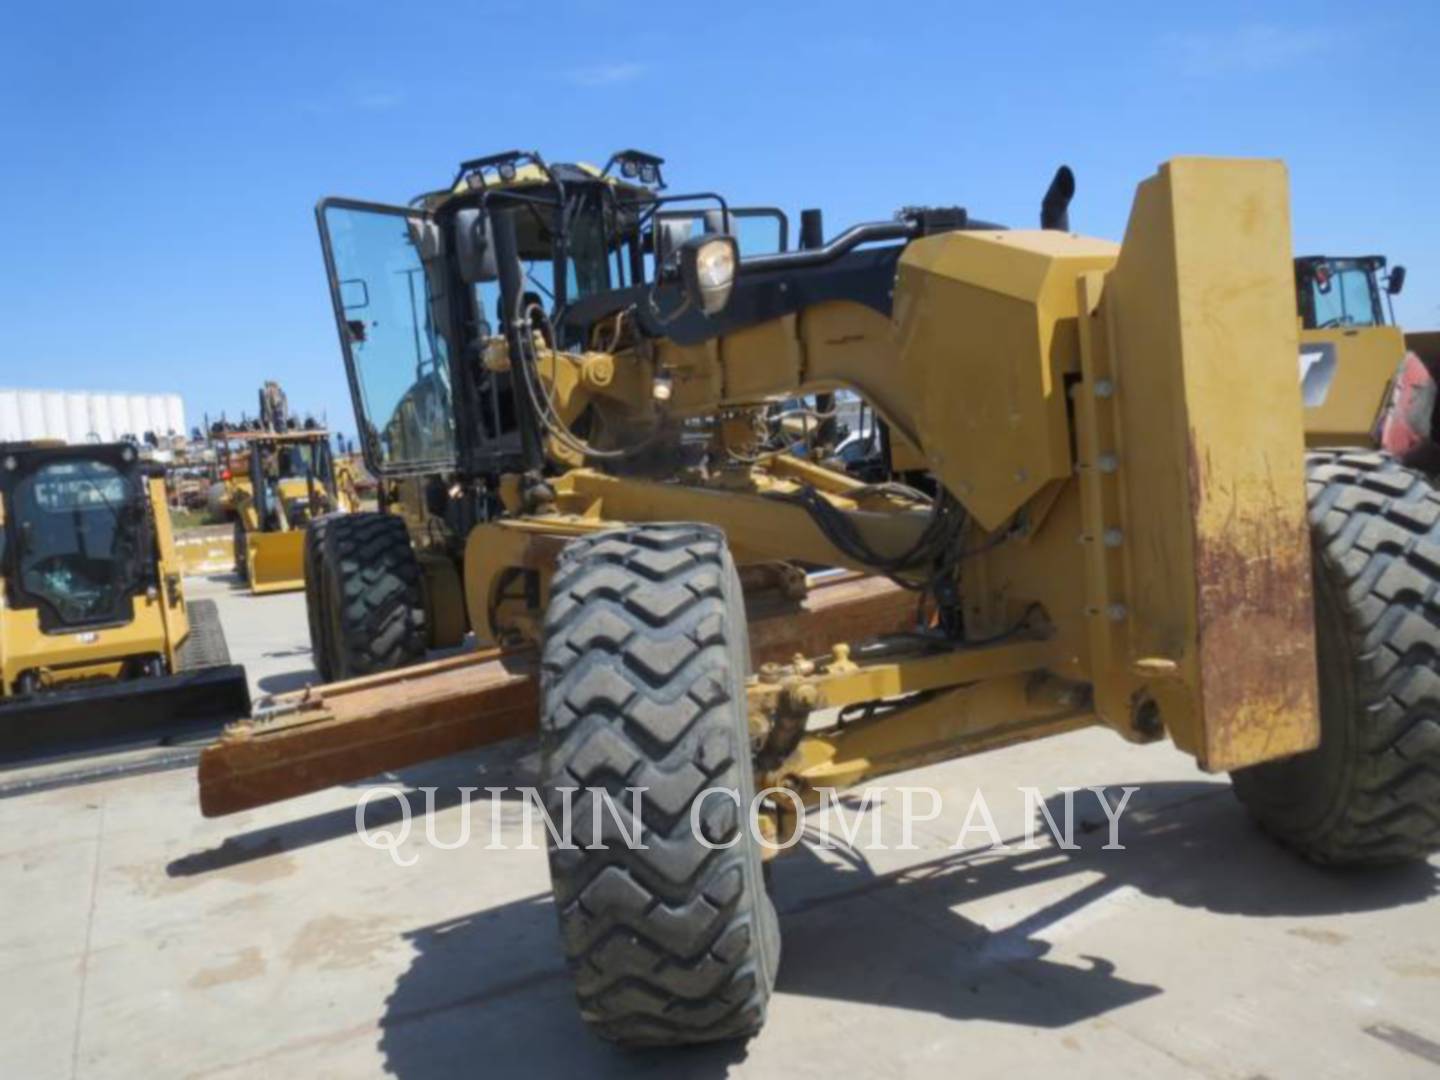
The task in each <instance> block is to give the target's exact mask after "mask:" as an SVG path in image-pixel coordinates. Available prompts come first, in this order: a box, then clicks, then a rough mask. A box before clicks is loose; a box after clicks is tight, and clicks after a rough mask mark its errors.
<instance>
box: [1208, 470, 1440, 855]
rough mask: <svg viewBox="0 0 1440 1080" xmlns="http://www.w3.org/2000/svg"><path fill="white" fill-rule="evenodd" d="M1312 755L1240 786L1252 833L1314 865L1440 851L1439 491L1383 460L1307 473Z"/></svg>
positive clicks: (1261, 771)
mask: <svg viewBox="0 0 1440 1080" xmlns="http://www.w3.org/2000/svg"><path fill="white" fill-rule="evenodd" d="M1307 473H1308V488H1309V503H1310V527H1311V544H1312V548H1313V551H1314V568H1315V578H1314V581H1315V631H1316V643H1317V652H1318V659H1319V665H1320V728H1321V734H1320V740H1321V741H1320V746H1319V748H1318V749H1316V750H1313V751H1311V752H1309V753H1307V754H1300V755H1297V756H1296V757H1292V758H1287V759H1285V760H1283V761H1276V762H1269V763H1267V764H1264V765H1257V766H1255V767H1253V768H1249V769H1243V770H1241V771H1239V772H1236V773H1235V774H1234V777H1233V779H1234V783H1235V792H1236V794H1237V795H1238V796H1239V797H1240V800H1241V801H1242V802H1243V803H1245V805H1246V806H1247V807H1248V808H1249V809H1250V811H1251V812H1252V813H1253V814H1254V815H1255V817H1256V818H1257V819H1258V821H1259V822H1260V825H1261V826H1262V827H1263V828H1264V829H1265V830H1266V831H1268V832H1269V833H1271V834H1272V835H1273V836H1275V837H1276V838H1277V839H1278V840H1280V841H1281V842H1282V843H1284V844H1286V845H1287V846H1289V847H1292V848H1294V849H1295V850H1296V851H1298V852H1299V853H1300V854H1302V855H1304V856H1305V857H1307V858H1309V859H1312V860H1314V861H1316V862H1321V863H1335V864H1341V863H1344V864H1351V863H1372V864H1378V863H1393V862H1405V861H1409V860H1414V859H1424V858H1426V857H1427V856H1428V855H1430V854H1432V853H1433V852H1435V851H1437V850H1440V673H1437V666H1440V492H1436V490H1435V489H1434V488H1432V487H1431V486H1430V484H1429V482H1428V481H1426V479H1425V478H1424V477H1423V476H1421V475H1420V474H1419V473H1415V472H1412V471H1411V470H1409V469H1406V468H1404V467H1402V466H1400V465H1399V464H1397V463H1396V462H1395V461H1394V460H1393V459H1391V458H1389V457H1388V456H1387V455H1385V454H1380V453H1359V452H1329V453H1314V454H1310V455H1308V460H1307Z"/></svg>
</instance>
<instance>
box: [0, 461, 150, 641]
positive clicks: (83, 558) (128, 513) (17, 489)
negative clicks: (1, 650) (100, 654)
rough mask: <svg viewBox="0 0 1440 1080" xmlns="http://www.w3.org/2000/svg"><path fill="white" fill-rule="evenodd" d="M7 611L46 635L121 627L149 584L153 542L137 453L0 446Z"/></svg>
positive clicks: (0, 535) (0, 551) (0, 541)
mask: <svg viewBox="0 0 1440 1080" xmlns="http://www.w3.org/2000/svg"><path fill="white" fill-rule="evenodd" d="M0 507H3V521H0V570H3V575H4V588H5V606H6V607H7V608H9V609H11V610H22V609H27V608H29V609H35V610H36V611H37V614H38V618H39V624H40V629H41V630H42V631H43V632H44V633H68V632H73V631H76V630H84V629H87V628H95V627H102V626H114V625H119V624H124V623H128V622H129V621H131V619H132V618H133V617H134V598H135V597H136V596H137V595H139V594H141V593H143V592H144V591H145V590H146V588H148V587H149V586H150V585H152V584H153V583H154V580H155V573H154V566H153V558H154V554H153V549H154V539H153V535H152V529H153V526H152V523H151V521H150V516H149V512H148V509H147V500H146V489H145V478H144V473H143V469H142V466H141V464H140V462H139V460H138V455H137V453H136V451H135V448H134V447H133V446H131V445H129V444H115V445H100V446H44V447H36V446H33V445H16V444H9V445H0Z"/></svg>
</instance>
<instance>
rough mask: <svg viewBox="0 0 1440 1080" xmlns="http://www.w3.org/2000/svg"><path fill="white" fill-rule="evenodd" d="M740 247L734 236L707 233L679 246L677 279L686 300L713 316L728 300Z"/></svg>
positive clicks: (738, 263)
mask: <svg viewBox="0 0 1440 1080" xmlns="http://www.w3.org/2000/svg"><path fill="white" fill-rule="evenodd" d="M739 265H740V245H739V244H737V243H736V242H735V238H734V237H733V236H728V235H725V234H718V235H717V234H714V233H710V234H707V235H704V236H696V237H692V238H691V239H689V240H687V241H685V243H683V244H681V245H680V280H681V282H682V283H683V285H684V287H685V298H686V299H687V300H688V301H689V302H690V303H692V304H694V305H695V306H696V307H698V308H699V309H700V310H701V312H702V313H704V314H705V315H716V314H718V313H719V312H721V311H723V310H724V309H725V305H726V304H727V303H729V301H730V292H731V289H733V288H734V285H735V271H736V270H737V269H738V268H739Z"/></svg>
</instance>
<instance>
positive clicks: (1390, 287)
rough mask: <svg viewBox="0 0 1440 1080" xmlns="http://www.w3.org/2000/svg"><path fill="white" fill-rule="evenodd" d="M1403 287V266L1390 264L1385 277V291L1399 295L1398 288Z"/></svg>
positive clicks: (1392, 294)
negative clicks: (1388, 271)
mask: <svg viewBox="0 0 1440 1080" xmlns="http://www.w3.org/2000/svg"><path fill="white" fill-rule="evenodd" d="M1404 287H1405V267H1403V266H1392V267H1391V268H1390V273H1389V274H1388V275H1387V276H1386V278H1385V291H1386V292H1387V293H1389V294H1390V295H1391V296H1399V295H1400V290H1401V289H1403V288H1404Z"/></svg>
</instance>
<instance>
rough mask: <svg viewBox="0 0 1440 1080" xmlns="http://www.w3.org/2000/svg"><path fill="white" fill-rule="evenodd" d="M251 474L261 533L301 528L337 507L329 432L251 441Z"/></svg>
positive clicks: (278, 436) (279, 436)
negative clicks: (315, 517) (314, 518)
mask: <svg viewBox="0 0 1440 1080" xmlns="http://www.w3.org/2000/svg"><path fill="white" fill-rule="evenodd" d="M249 473H250V487H251V490H252V491H253V492H254V499H255V511H256V517H257V518H258V521H259V525H260V529H261V531H263V532H274V531H278V530H281V529H283V528H286V527H287V526H288V528H291V529H294V528H299V527H303V525H304V524H305V523H306V522H307V521H309V520H310V519H311V518H312V517H314V516H318V514H319V513H324V512H325V511H326V510H327V509H328V508H333V507H335V506H336V505H337V490H336V484H335V469H334V459H333V457H332V455H331V451H330V441H329V436H328V435H327V434H326V433H325V432H305V433H303V434H293V435H277V436H271V437H260V438H255V439H252V440H251V442H250V467H249Z"/></svg>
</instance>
